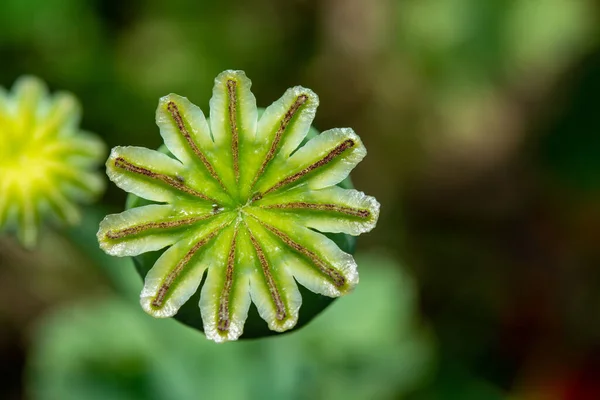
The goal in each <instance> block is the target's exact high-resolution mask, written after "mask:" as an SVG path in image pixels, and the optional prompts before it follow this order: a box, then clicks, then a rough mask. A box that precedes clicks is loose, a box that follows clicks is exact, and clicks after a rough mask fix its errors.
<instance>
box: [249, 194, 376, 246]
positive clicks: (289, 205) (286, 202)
mask: <svg viewBox="0 0 600 400" xmlns="http://www.w3.org/2000/svg"><path fill="white" fill-rule="evenodd" d="M255 205H256V206H258V207H260V208H263V209H266V210H270V211H272V212H273V213H274V214H276V215H277V214H278V213H280V214H285V215H287V216H290V217H293V218H294V221H295V222H296V223H298V224H300V225H304V226H306V227H309V228H314V229H317V230H319V231H321V232H331V233H340V232H341V233H347V234H349V235H355V236H356V235H360V234H361V233H365V232H369V231H371V230H372V229H373V228H374V227H375V224H376V223H377V219H378V218H379V207H380V206H379V202H378V201H377V200H376V199H375V198H374V197H372V196H367V195H366V194H364V193H363V192H360V191H358V190H354V189H342V188H340V187H338V186H331V187H327V188H324V189H318V190H306V188H305V187H303V186H300V187H296V188H294V189H291V190H288V191H284V192H282V193H278V194H274V195H273V196H267V197H265V198H264V199H261V200H258V201H257V202H256V203H255Z"/></svg>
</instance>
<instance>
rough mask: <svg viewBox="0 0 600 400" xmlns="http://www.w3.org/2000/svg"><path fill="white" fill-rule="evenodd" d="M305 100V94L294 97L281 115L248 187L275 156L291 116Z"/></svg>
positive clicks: (253, 183) (256, 179)
mask: <svg viewBox="0 0 600 400" xmlns="http://www.w3.org/2000/svg"><path fill="white" fill-rule="evenodd" d="M307 100H308V96H307V95H305V94H302V95H300V96H298V98H297V99H296V101H295V102H294V104H292V106H291V107H290V108H289V109H288V110H287V112H286V113H285V115H284V116H283V119H282V120H281V121H280V123H279V128H278V129H277V132H275V138H274V139H273V143H271V148H269V151H268V152H267V155H266V156H265V160H264V161H263V163H262V165H261V166H260V169H259V170H258V172H257V173H256V176H255V177H254V181H253V182H252V186H250V188H253V187H254V185H255V184H256V182H257V181H258V178H260V176H261V175H262V174H263V172H265V169H266V168H267V165H268V164H269V163H270V162H271V160H272V159H273V157H275V153H277V149H278V148H279V143H280V142H281V138H282V137H283V133H284V132H285V130H286V129H287V127H288V125H289V124H290V121H291V120H292V118H294V115H295V114H296V112H298V109H299V108H300V107H301V106H302V105H303V104H304V103H306V101H307Z"/></svg>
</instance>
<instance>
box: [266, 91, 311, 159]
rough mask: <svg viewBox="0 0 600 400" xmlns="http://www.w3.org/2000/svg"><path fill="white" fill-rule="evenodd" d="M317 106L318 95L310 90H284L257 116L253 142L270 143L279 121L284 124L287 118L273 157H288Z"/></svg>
mask: <svg viewBox="0 0 600 400" xmlns="http://www.w3.org/2000/svg"><path fill="white" fill-rule="evenodd" d="M318 106H319V96H317V95H316V94H315V92H313V91H312V90H310V89H307V88H304V87H302V86H295V87H293V88H290V89H288V90H286V92H285V93H284V94H283V96H281V98H279V99H278V100H276V101H275V102H273V104H271V105H270V106H269V107H267V108H266V109H265V112H264V113H263V115H262V116H261V117H260V120H259V121H258V131H257V135H256V142H257V143H259V144H261V143H269V144H271V143H273V141H274V140H275V139H276V134H277V131H278V130H279V128H280V127H281V125H282V122H286V116H287V117H289V121H287V124H286V127H285V130H284V131H283V132H282V135H281V139H280V144H279V146H278V149H277V154H276V155H278V156H279V157H283V158H287V157H288V156H289V155H290V154H291V153H292V152H293V151H294V150H296V149H297V148H298V146H299V145H300V143H302V140H304V138H305V137H306V134H307V133H308V130H309V129H310V126H311V124H312V122H313V120H314V119H315V115H316V112H317V107H318Z"/></svg>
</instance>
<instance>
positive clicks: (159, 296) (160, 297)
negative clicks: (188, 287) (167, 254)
mask: <svg viewBox="0 0 600 400" xmlns="http://www.w3.org/2000/svg"><path fill="white" fill-rule="evenodd" d="M222 228H223V227H219V228H217V229H215V230H214V231H212V232H211V233H209V234H208V235H207V236H205V237H204V238H202V239H201V240H200V241H199V242H198V243H196V244H195V245H194V247H192V248H191V249H190V250H189V251H188V252H187V253H186V255H185V256H184V257H183V258H182V259H181V260H179V262H178V263H177V265H176V266H175V269H173V270H172V271H171V272H169V274H168V275H167V278H166V279H165V280H164V282H163V283H162V285H161V286H160V288H159V289H158V291H157V292H156V296H155V297H154V300H152V306H153V307H157V308H160V307H162V305H163V302H164V300H165V296H166V295H167V293H168V291H169V289H170V288H171V285H173V282H175V280H176V279H177V277H178V276H179V275H180V274H181V272H182V271H183V269H184V268H185V266H186V265H187V264H188V263H189V262H190V260H191V259H192V257H194V254H196V253H197V252H198V250H200V249H201V248H202V247H203V246H204V245H206V244H207V243H208V242H209V241H210V240H211V239H212V238H214V237H215V236H217V234H218V233H219V232H220V231H221V229H222Z"/></svg>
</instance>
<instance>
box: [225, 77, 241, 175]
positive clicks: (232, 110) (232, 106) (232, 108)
mask: <svg viewBox="0 0 600 400" xmlns="http://www.w3.org/2000/svg"><path fill="white" fill-rule="evenodd" d="M236 87H237V82H236V81H234V80H231V79H230V80H228V81H227V93H228V95H229V126H230V127H231V153H232V155H233V171H234V172H235V181H236V182H239V180H240V166H239V143H240V142H239V140H240V139H239V135H238V127H237V93H236Z"/></svg>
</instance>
